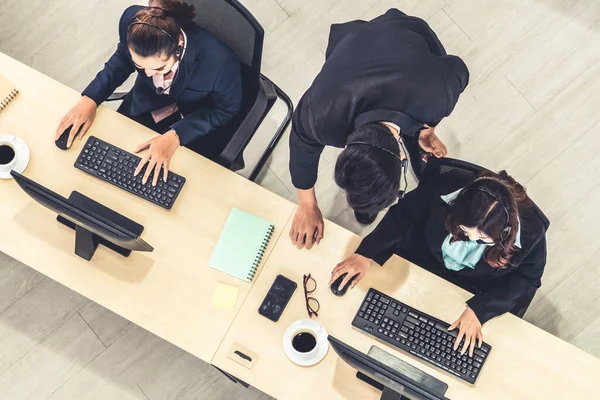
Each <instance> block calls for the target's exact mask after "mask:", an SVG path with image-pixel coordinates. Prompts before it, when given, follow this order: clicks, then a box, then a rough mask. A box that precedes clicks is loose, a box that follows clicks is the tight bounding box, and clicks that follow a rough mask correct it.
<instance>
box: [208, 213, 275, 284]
mask: <svg viewBox="0 0 600 400" xmlns="http://www.w3.org/2000/svg"><path fill="white" fill-rule="evenodd" d="M274 228H275V226H274V225H273V224H272V223H270V222H269V221H267V220H265V219H262V218H260V217H257V216H255V215H252V214H249V213H247V212H245V211H242V210H239V209H237V208H234V209H232V210H231V213H230V214H229V217H228V218H227V222H226V223H225V227H224V228H223V231H222V232H221V236H219V240H218V241H217V245H216V246H215V249H214V250H213V253H212V255H211V256H210V260H209V261H208V265H209V266H210V267H212V268H215V269H218V270H219V271H223V272H226V273H228V274H229V275H232V276H235V277H236V278H240V279H243V280H245V281H246V282H250V281H252V279H253V278H254V274H256V270H257V269H258V266H259V265H260V262H261V260H262V258H263V256H264V254H265V249H266V248H267V245H268V244H269V240H270V239H271V235H272V234H273V229H274Z"/></svg>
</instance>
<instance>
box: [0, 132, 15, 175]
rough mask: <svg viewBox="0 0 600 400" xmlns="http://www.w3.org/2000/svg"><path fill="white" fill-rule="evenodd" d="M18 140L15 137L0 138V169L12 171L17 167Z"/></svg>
mask: <svg viewBox="0 0 600 400" xmlns="http://www.w3.org/2000/svg"><path fill="white" fill-rule="evenodd" d="M16 140H17V138H16V137H15V136H8V135H6V136H0V168H2V169H6V170H8V171H10V170H11V169H13V167H14V166H15V165H17V160H18V157H19V155H18V153H17V142H16Z"/></svg>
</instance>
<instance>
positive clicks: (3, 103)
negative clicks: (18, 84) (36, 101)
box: [0, 89, 19, 111]
mask: <svg viewBox="0 0 600 400" xmlns="http://www.w3.org/2000/svg"><path fill="white" fill-rule="evenodd" d="M17 94H19V91H18V90H17V89H14V90H12V91H11V92H10V93H9V94H8V96H6V97H5V98H4V100H2V101H0V111H2V110H4V109H5V108H6V106H8V103H10V102H11V101H12V100H13V99H14V98H15V97H17Z"/></svg>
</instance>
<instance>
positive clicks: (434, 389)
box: [356, 346, 448, 400]
mask: <svg viewBox="0 0 600 400" xmlns="http://www.w3.org/2000/svg"><path fill="white" fill-rule="evenodd" d="M367 354H368V355H369V357H371V358H373V359H374V360H377V361H379V362H380V363H382V364H384V365H385V366H387V367H388V368H390V369H392V370H393V371H395V372H396V373H398V374H399V375H402V376H404V377H406V378H409V379H411V380H413V381H414V382H416V383H418V384H419V385H421V386H423V387H426V388H427V390H428V391H429V392H431V393H434V394H437V395H439V396H440V397H443V395H444V394H445V393H446V390H448V384H446V383H444V382H442V381H441V380H439V379H437V378H435V377H433V376H431V375H429V374H426V373H425V372H423V371H421V370H420V369H418V368H416V367H414V366H412V365H411V364H409V363H407V362H405V361H403V360H401V359H399V358H398V357H395V356H393V355H392V354H390V353H388V352H387V351H385V350H382V349H380V348H379V347H377V346H371V348H370V349H369V352H368V353H367ZM356 377H357V378H358V379H360V380H362V381H364V382H366V383H368V384H369V385H371V386H373V387H375V388H377V389H379V390H381V391H383V394H382V395H381V400H409V398H408V397H406V396H403V395H402V394H401V393H398V392H400V391H401V392H404V390H403V388H402V387H401V386H398V387H396V388H395V390H394V389H393V388H389V387H386V386H384V385H382V384H381V383H379V382H377V381H375V380H373V379H371V378H370V377H369V376H367V375H365V374H363V373H362V372H358V373H357V374H356Z"/></svg>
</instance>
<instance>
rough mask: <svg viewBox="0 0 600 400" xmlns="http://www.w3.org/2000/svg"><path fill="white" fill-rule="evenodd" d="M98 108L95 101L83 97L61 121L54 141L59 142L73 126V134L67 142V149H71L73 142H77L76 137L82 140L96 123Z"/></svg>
mask: <svg viewBox="0 0 600 400" xmlns="http://www.w3.org/2000/svg"><path fill="white" fill-rule="evenodd" d="M96 108H97V105H96V102H95V101H94V100H92V99H90V98H89V97H87V96H82V97H81V100H79V103H77V104H75V105H74V106H73V108H71V109H70V110H69V112H68V113H67V114H66V115H65V116H64V117H63V118H62V119H61V120H60V123H59V124H58V128H57V129H56V135H55V137H54V140H55V141H56V140H58V138H60V136H61V135H62V134H63V132H64V131H65V130H67V128H68V127H70V126H72V128H71V133H70V134H69V140H68V141H67V148H70V147H71V145H72V144H73V140H75V136H79V139H82V138H83V137H84V136H85V134H86V132H87V131H88V129H89V128H90V126H92V124H93V123H94V119H95V118H96ZM77 133H79V134H77Z"/></svg>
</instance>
